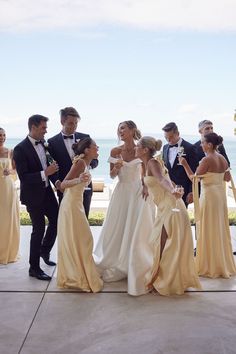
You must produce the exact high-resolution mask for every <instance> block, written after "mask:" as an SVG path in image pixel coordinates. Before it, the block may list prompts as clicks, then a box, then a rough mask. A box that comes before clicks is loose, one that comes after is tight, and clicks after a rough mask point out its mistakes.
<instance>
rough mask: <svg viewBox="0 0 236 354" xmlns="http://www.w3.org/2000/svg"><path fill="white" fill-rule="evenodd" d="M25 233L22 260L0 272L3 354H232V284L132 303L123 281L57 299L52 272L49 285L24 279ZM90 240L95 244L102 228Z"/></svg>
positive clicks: (235, 307) (235, 296) (235, 289)
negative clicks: (89, 292)
mask: <svg viewBox="0 0 236 354" xmlns="http://www.w3.org/2000/svg"><path fill="white" fill-rule="evenodd" d="M235 229H236V228H235V227H234V228H232V234H233V242H234V246H235V249H236V230H235ZM30 230H31V228H30V227H28V226H24V227H21V258H20V260H19V261H18V262H16V263H14V264H9V265H7V266H3V265H2V266H0V301H1V327H0V354H16V353H21V354H30V353H32V354H80V353H81V354H93V353H104V354H106V353H108V354H119V353H121V354H126V353H127V354H133V353H135V354H139V353H140V354H144V353H148V354H172V353H175V354H235V353H236V332H235V327H236V315H235V314H236V277H232V278H231V279H215V280H212V279H203V278H201V283H202V286H203V289H204V290H203V291H201V292H196V291H189V292H187V293H186V294H185V295H182V296H173V297H162V296H159V295H153V294H148V295H144V296H140V297H131V296H129V295H127V292H126V289H127V287H126V281H125V280H124V281H120V282H116V283H110V284H106V285H105V287H104V289H103V291H102V292H101V293H99V294H87V293H81V292H77V291H62V290H60V289H58V288H57V287H56V281H55V274H56V269H54V267H48V266H46V265H45V264H43V263H42V268H43V269H44V270H45V271H46V272H47V273H49V274H52V276H53V279H52V280H51V281H50V282H43V281H39V280H36V279H34V278H30V277H29V276H28V261H27V258H28V249H29V238H30ZM92 232H93V235H94V239H95V242H96V239H97V237H98V234H99V232H100V227H92ZM52 258H54V259H56V247H54V250H53V252H52Z"/></svg>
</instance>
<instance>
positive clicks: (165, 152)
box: [163, 145, 171, 170]
mask: <svg viewBox="0 0 236 354" xmlns="http://www.w3.org/2000/svg"><path fill="white" fill-rule="evenodd" d="M163 158H164V162H165V165H166V167H167V168H168V170H170V169H171V165H170V162H169V145H165V146H164V148H163Z"/></svg>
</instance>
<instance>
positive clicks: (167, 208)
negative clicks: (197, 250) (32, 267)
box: [144, 175, 201, 295]
mask: <svg viewBox="0 0 236 354" xmlns="http://www.w3.org/2000/svg"><path fill="white" fill-rule="evenodd" d="M166 176H167V175H166ZM167 178H168V177H167ZM144 181H145V184H146V185H147V186H148V190H149V191H150V193H151V194H152V195H153V198H154V202H155V204H156V205H157V207H158V208H157V216H156V221H155V224H154V227H153V230H152V234H151V244H152V247H153V250H154V254H155V257H154V262H153V266H152V277H151V278H150V281H149V284H148V285H149V288H154V289H155V290H156V291H158V293H159V294H161V295H174V294H178V295H181V294H183V293H184V291H185V290H186V289H187V288H190V287H193V288H197V289H201V285H200V282H199V279H198V276H197V273H196V270H195V264H194V257H193V239H192V232H191V226H190V222H189V217H188V214H187V210H186V207H185V205H184V202H183V200H182V199H178V200H177V203H176V199H175V197H174V196H173V195H172V194H171V193H170V192H168V191H166V190H165V189H164V188H163V187H162V186H161V185H160V184H159V182H158V180H157V179H156V178H155V177H153V176H147V177H145V179H144ZM175 207H177V208H178V209H179V212H175V211H173V210H172V209H173V208H175ZM163 227H164V228H165V230H166V232H167V235H168V238H167V240H166V243H165V246H164V249H163V252H162V256H161V258H160V249H161V233H162V229H163Z"/></svg>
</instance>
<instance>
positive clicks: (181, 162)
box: [178, 156, 188, 166]
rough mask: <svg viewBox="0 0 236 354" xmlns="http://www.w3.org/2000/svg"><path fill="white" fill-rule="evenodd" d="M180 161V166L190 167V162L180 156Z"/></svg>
mask: <svg viewBox="0 0 236 354" xmlns="http://www.w3.org/2000/svg"><path fill="white" fill-rule="evenodd" d="M178 159H179V163H180V165H182V166H187V165H188V162H187V160H186V159H185V158H184V157H182V156H179V157H178Z"/></svg>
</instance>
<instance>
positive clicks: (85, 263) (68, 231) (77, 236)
mask: <svg viewBox="0 0 236 354" xmlns="http://www.w3.org/2000/svg"><path fill="white" fill-rule="evenodd" d="M84 187H85V183H79V184H76V185H75V186H73V187H71V188H68V189H66V190H65V192H64V196H63V199H62V202H61V205H60V209H59V215H58V264H57V285H58V287H60V288H79V289H81V290H83V291H85V292H91V291H92V292H99V291H100V290H101V289H102V286H103V281H102V279H101V278H100V275H99V273H98V271H97V269H96V265H95V263H94V260H93V256H92V252H93V236H92V233H91V230H90V227H89V223H88V220H87V218H86V215H85V212H84V206H83V192H84Z"/></svg>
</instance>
